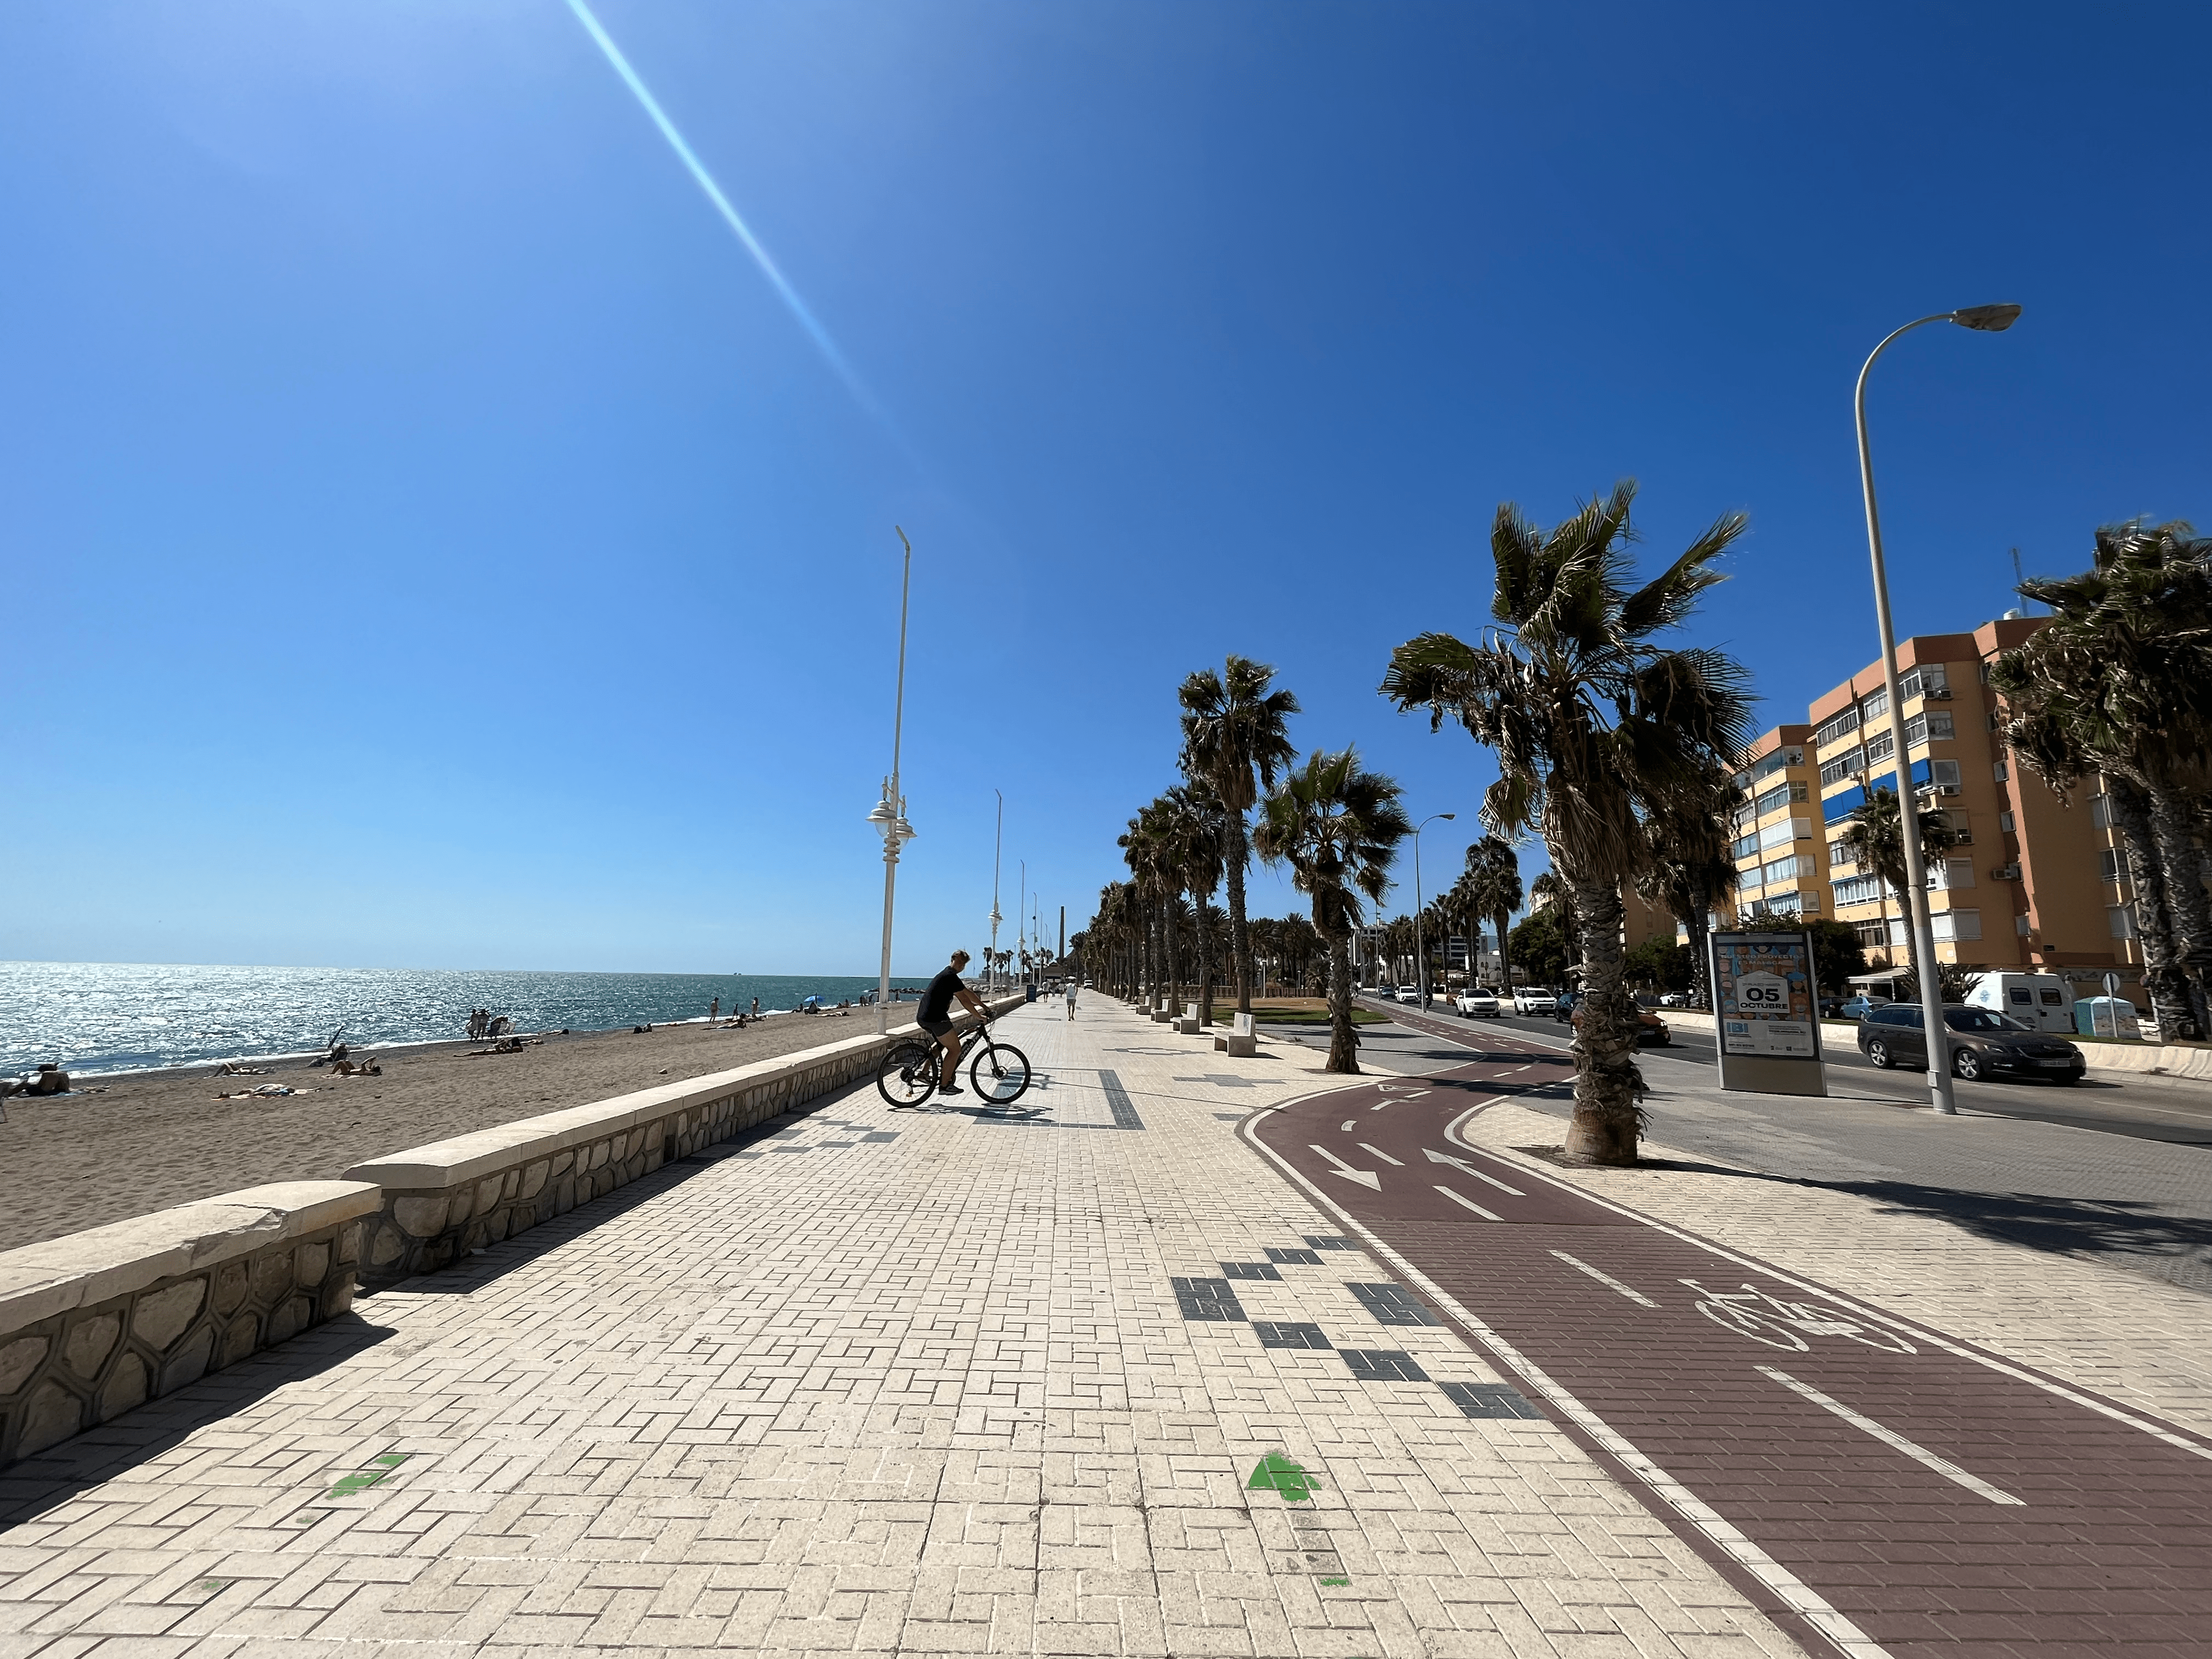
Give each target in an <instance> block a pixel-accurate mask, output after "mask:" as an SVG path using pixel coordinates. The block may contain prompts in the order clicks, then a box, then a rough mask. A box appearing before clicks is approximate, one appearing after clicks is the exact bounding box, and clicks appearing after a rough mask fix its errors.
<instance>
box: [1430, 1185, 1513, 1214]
mask: <svg viewBox="0 0 2212 1659" xmlns="http://www.w3.org/2000/svg"><path fill="white" fill-rule="evenodd" d="M1437 1191H1438V1192H1440V1193H1442V1194H1443V1195H1444V1196H1445V1197H1446V1198H1448V1199H1449V1200H1451V1201H1452V1202H1453V1203H1455V1204H1464V1205H1466V1206H1467V1207H1468V1209H1470V1210H1472V1211H1474V1212H1475V1213H1476V1214H1477V1215H1479V1216H1480V1217H1481V1218H1483V1219H1484V1220H1485V1221H1503V1220H1504V1219H1505V1218H1504V1216H1502V1215H1492V1213H1491V1212H1489V1211H1488V1210H1486V1209H1484V1208H1483V1207H1482V1206H1481V1205H1480V1204H1478V1203H1476V1202H1475V1201H1474V1200H1473V1199H1471V1198H1463V1197H1462V1196H1461V1195H1460V1194H1457V1193H1455V1192H1454V1191H1453V1190H1452V1189H1451V1188H1449V1187H1439V1188H1437Z"/></svg>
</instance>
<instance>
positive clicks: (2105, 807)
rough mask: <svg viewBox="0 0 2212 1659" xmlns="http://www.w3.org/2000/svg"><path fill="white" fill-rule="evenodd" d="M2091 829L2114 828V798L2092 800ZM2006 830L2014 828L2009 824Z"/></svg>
mask: <svg viewBox="0 0 2212 1659" xmlns="http://www.w3.org/2000/svg"><path fill="white" fill-rule="evenodd" d="M2089 827H2090V828H2091V829H2111V828H2112V797H2111V796H2110V795H2098V796H2094V797H2093V798H2092V799H2091V800H2090V802H2089ZM2005 828H2006V829H2010V828H2012V826H2011V825H2010V824H2007V825H2006V826H2005Z"/></svg>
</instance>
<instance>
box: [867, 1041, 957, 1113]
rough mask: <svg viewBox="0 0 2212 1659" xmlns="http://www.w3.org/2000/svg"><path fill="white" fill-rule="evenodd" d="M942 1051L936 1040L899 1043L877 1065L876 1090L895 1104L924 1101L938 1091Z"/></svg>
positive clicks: (901, 1104) (914, 1104)
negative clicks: (939, 1061)
mask: <svg viewBox="0 0 2212 1659" xmlns="http://www.w3.org/2000/svg"><path fill="white" fill-rule="evenodd" d="M942 1052H944V1051H943V1050H942V1049H940V1048H938V1046H937V1045H936V1044H935V1043H933V1042H902V1043H900V1044H898V1045H897V1046H896V1048H893V1049H892V1050H891V1051H890V1053H889V1054H885V1055H884V1063H883V1064H882V1065H881V1066H878V1067H877V1068H876V1091H877V1092H878V1094H880V1095H882V1096H883V1097H884V1099H885V1100H888V1101H889V1102H890V1103H891V1104H892V1105H894V1106H920V1105H921V1104H923V1103H926V1102H927V1100H928V1099H929V1097H930V1096H932V1095H933V1094H935V1093H936V1092H937V1056H938V1055H939V1054H941V1053H942Z"/></svg>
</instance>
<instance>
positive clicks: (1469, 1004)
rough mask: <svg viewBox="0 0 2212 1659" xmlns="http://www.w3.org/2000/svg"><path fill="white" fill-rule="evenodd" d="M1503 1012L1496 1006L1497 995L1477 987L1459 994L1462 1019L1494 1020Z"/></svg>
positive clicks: (1485, 988)
mask: <svg viewBox="0 0 2212 1659" xmlns="http://www.w3.org/2000/svg"><path fill="white" fill-rule="evenodd" d="M1504 1012H1505V1011H1504V1009H1503V1008H1501V1007H1499V1006H1498V993H1497V992H1495V991H1492V990H1490V989H1489V988H1487V987H1484V986H1480V985H1477V986H1474V987H1470V988H1468V989H1467V990H1464V991H1462V992H1461V993H1460V994H1459V1017H1460V1018H1462V1019H1496V1018H1498V1016H1499V1015H1500V1014H1502V1013H1504Z"/></svg>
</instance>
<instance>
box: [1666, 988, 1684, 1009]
mask: <svg viewBox="0 0 2212 1659" xmlns="http://www.w3.org/2000/svg"><path fill="white" fill-rule="evenodd" d="M1659 1006H1661V1007H1662V1008H1686V1007H1688V1006H1690V994H1689V993H1688V992H1687V991H1668V992H1666V993H1664V994H1662V996H1661V997H1660V999H1659Z"/></svg>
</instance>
